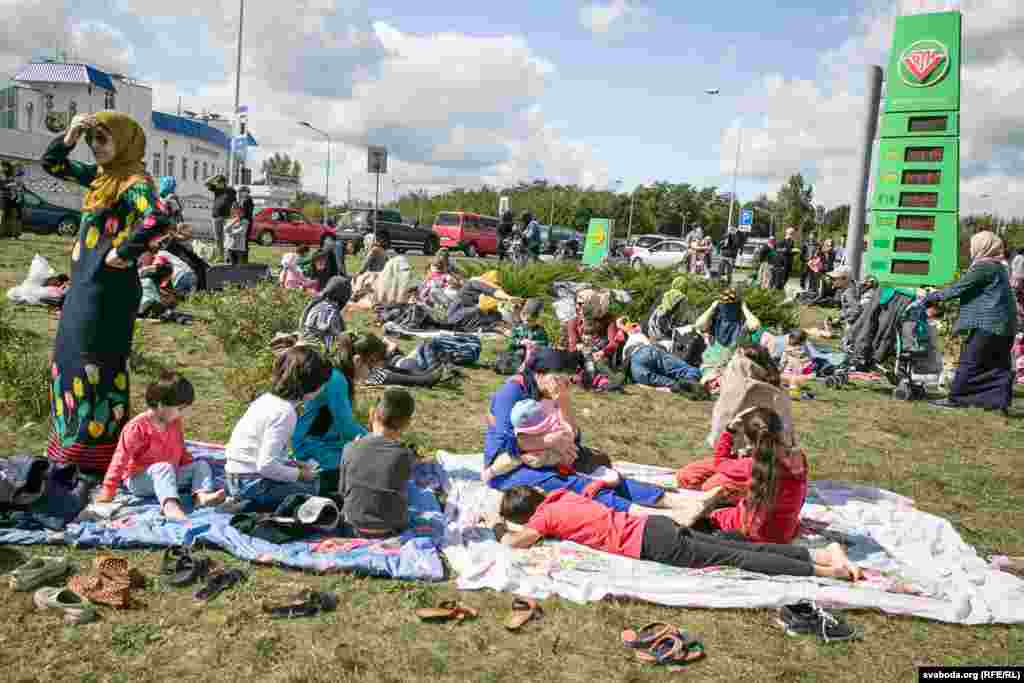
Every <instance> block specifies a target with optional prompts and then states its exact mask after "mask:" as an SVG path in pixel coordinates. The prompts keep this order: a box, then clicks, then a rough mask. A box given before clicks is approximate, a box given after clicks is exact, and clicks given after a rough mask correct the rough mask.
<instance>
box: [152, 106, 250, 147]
mask: <svg viewBox="0 0 1024 683" xmlns="http://www.w3.org/2000/svg"><path fill="white" fill-rule="evenodd" d="M153 128H155V129H156V130H162V131H166V132H168V133H176V134H177V135H184V136H185V137H189V138H196V139H197V140H202V141H203V142H208V143H210V144H211V145H216V146H217V147H220V148H222V149H230V147H231V139H230V138H229V137H228V134H227V133H225V132H224V131H222V130H220V129H217V128H214V127H213V126H209V125H207V124H205V123H203V122H201V121H196V120H195V119H188V118H185V117H184V116H175V115H174V114H165V113H163V112H162V111H155V112H153Z"/></svg>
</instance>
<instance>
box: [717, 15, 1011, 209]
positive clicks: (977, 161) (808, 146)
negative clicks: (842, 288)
mask: <svg viewBox="0 0 1024 683" xmlns="http://www.w3.org/2000/svg"><path fill="white" fill-rule="evenodd" d="M949 4H950V3H947V2H942V1H941V0H940V1H936V0H924V1H922V0H901V2H896V3H892V2H887V3H884V4H882V3H876V4H875V5H873V6H872V7H870V8H869V9H868V10H867V11H865V12H864V13H863V14H862V15H861V16H859V17H856V18H855V19H853V21H852V23H853V25H854V26H855V27H856V28H855V29H854V33H853V34H852V35H851V36H850V38H849V39H848V40H847V41H845V42H844V43H843V44H841V45H840V46H839V47H838V48H836V49H834V50H831V51H829V52H827V53H825V54H824V55H822V57H821V58H820V60H819V67H820V68H819V77H818V78H817V79H816V80H803V79H796V78H788V77H786V76H784V75H781V74H770V75H768V76H765V77H764V78H762V79H761V80H760V81H759V82H758V83H755V84H753V85H752V86H751V88H750V89H749V91H750V92H752V93H757V94H756V95H749V96H746V97H744V98H743V101H742V104H741V111H747V112H757V113H756V114H749V115H747V117H746V119H745V120H744V121H743V123H744V124H745V126H744V133H743V138H744V144H743V148H744V152H743V163H742V164H741V168H740V172H741V174H742V175H743V176H744V177H748V178H756V179H759V180H762V181H767V182H770V183H772V184H778V185H781V183H782V182H783V181H784V180H785V178H786V177H787V176H789V175H790V174H791V173H795V172H797V171H802V172H804V173H805V176H809V178H810V180H811V182H813V183H814V185H815V197H816V198H817V199H818V200H820V201H822V202H824V203H825V204H827V205H834V204H839V203H846V202H849V201H850V199H851V197H852V195H853V191H854V188H855V186H856V181H857V179H856V174H857V171H858V165H859V155H860V150H859V149H858V145H859V138H860V135H861V127H862V125H863V122H862V117H863V115H864V114H863V112H864V97H863V91H864V83H865V67H866V65H868V64H881V65H883V67H884V66H886V65H887V63H888V59H887V57H888V54H887V53H888V50H889V47H890V43H891V39H892V28H893V24H894V18H895V17H896V16H897V15H899V14H910V13H919V12H931V11H941V10H945V9H949V8H950V7H949ZM963 11H964V20H963V27H964V29H963V30H964V36H963V46H964V52H965V59H964V69H963V78H962V97H961V149H960V153H961V174H962V183H961V210H962V211H965V212H970V211H982V210H989V211H998V212H1001V213H1004V214H1006V213H1010V214H1015V215H1024V194H1022V193H1021V192H1020V189H1021V184H1022V181H1021V178H1022V177H1024V132H1022V129H1021V126H1020V123H1019V116H1018V113H1019V112H1020V111H1024V47H1022V45H1024V43H1021V41H1020V35H1022V33H1024V5H1021V4H1019V3H1013V2H1008V1H1007V0H974V1H973V2H972V3H970V5H969V6H967V7H966V8H965V9H964V10H963ZM735 149H736V127H735V126H733V127H731V128H730V129H728V130H726V131H725V132H724V133H723V137H722V145H721V160H720V165H721V170H722V172H723V173H731V172H732V166H733V163H734V155H735ZM982 194H991V195H992V197H991V198H989V199H986V200H981V199H980V195H982Z"/></svg>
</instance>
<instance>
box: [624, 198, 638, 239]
mask: <svg viewBox="0 0 1024 683" xmlns="http://www.w3.org/2000/svg"><path fill="white" fill-rule="evenodd" d="M634 202H636V188H633V194H632V195H630V197H629V223H628V224H627V226H626V241H627V242H628V241H629V238H630V237H632V236H633V204H634Z"/></svg>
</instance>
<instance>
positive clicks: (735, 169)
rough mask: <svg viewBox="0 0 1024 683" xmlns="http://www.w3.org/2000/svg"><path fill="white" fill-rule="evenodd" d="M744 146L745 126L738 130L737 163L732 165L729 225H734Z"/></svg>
mask: <svg viewBox="0 0 1024 683" xmlns="http://www.w3.org/2000/svg"><path fill="white" fill-rule="evenodd" d="M742 146H743V128H742V127H740V129H739V130H738V131H737V132H736V165H735V166H733V167H732V196H731V197H729V225H728V226H727V227H729V228H731V227H733V225H732V207H733V206H734V205H735V204H736V176H737V175H739V172H740V148H741V147H742Z"/></svg>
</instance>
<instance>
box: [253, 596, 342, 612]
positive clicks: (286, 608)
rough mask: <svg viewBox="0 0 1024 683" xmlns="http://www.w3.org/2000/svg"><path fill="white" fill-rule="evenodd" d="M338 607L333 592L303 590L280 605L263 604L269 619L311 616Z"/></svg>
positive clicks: (331, 610) (336, 597) (336, 598)
mask: <svg viewBox="0 0 1024 683" xmlns="http://www.w3.org/2000/svg"><path fill="white" fill-rule="evenodd" d="M337 607H338V596H337V595H336V594H335V593H327V592H323V593H321V592H319V591H310V590H305V591H302V592H300V593H298V594H297V595H295V596H294V597H293V598H292V599H291V600H290V601H288V602H286V603H284V604H280V605H270V604H266V603H264V604H263V612H264V613H265V614H267V615H269V616H270V618H271V619H295V618H297V617H312V616H315V615H317V614H319V613H321V612H333V611H334V610H335V609H336V608H337Z"/></svg>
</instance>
